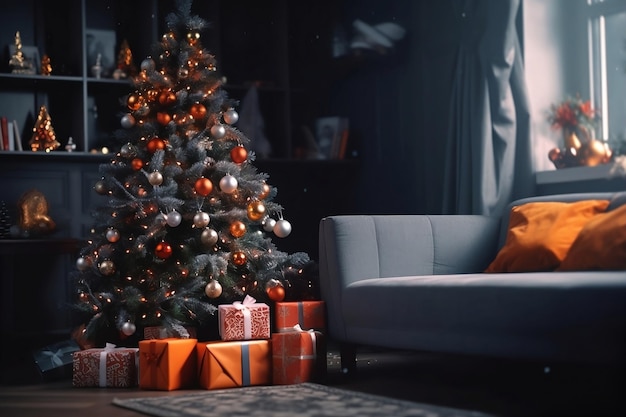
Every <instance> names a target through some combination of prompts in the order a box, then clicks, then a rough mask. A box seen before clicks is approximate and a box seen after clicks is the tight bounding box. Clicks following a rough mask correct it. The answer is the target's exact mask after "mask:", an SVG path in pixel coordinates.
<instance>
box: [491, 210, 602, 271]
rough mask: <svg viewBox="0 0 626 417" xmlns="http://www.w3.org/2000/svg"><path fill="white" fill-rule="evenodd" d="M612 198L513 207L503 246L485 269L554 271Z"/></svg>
mask: <svg viewBox="0 0 626 417" xmlns="http://www.w3.org/2000/svg"><path fill="white" fill-rule="evenodd" d="M608 205H609V200H582V201H576V202H573V203H565V202H533V203H526V204H522V205H520V206H515V207H513V208H512V209H511V213H510V216H509V230H508V232H507V236H506V241H505V243H504V246H503V247H502V249H500V251H499V252H498V255H497V256H496V259H494V260H493V262H492V263H491V264H490V265H489V266H488V267H487V269H486V270H485V272H530V271H552V270H554V269H556V268H557V267H558V266H559V264H560V263H561V261H562V260H563V259H564V258H565V255H566V254H567V251H568V250H569V248H570V246H571V245H572V243H573V242H574V240H575V239H576V236H578V233H579V232H580V230H581V229H582V228H583V227H584V226H585V224H587V222H589V221H590V220H591V219H592V218H593V217H594V216H595V215H596V214H598V213H601V212H603V211H604V210H605V209H606V208H607V206H608Z"/></svg>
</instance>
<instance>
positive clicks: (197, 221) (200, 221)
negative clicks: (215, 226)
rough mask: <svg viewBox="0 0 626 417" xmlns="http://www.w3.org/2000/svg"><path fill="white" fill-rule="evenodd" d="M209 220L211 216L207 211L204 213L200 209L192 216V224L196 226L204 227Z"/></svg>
mask: <svg viewBox="0 0 626 417" xmlns="http://www.w3.org/2000/svg"><path fill="white" fill-rule="evenodd" d="M210 221H211V218H210V217H209V215H208V213H205V212H203V211H200V212H198V213H196V214H195V215H194V216H193V225H194V226H196V227H197V228H201V227H206V226H207V225H208V224H209V222H210Z"/></svg>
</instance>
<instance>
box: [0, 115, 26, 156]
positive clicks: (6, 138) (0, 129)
mask: <svg viewBox="0 0 626 417" xmlns="http://www.w3.org/2000/svg"><path fill="white" fill-rule="evenodd" d="M0 150H2V151H21V150H23V149H22V138H21V135H20V130H19V127H18V125H17V121H16V120H8V119H7V117H6V116H2V117H0Z"/></svg>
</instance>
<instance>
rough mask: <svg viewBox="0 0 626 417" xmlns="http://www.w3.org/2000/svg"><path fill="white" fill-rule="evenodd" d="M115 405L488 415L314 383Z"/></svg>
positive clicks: (167, 412)
mask: <svg viewBox="0 0 626 417" xmlns="http://www.w3.org/2000/svg"><path fill="white" fill-rule="evenodd" d="M113 404H115V405H117V406H119V407H124V408H128V409H131V410H135V411H139V412H141V413H144V414H148V415H151V416H157V417H191V416H193V417H203V416H207V417H244V416H245V417H294V416H298V417H313V416H315V417H325V416H328V417H337V416H345V417H350V416H358V417H389V416H394V417H488V415H487V414H484V413H480V412H474V411H466V410H458V409H454V408H447V407H439V406H433V405H426V404H419V403H414V402H410V401H403V400H396V399H392V398H386V397H383V396H379V395H372V394H365V393H361V392H356V391H348V390H343V389H339V388H333V387H327V386H324V385H319V384H313V383H303V384H295V385H274V386H255V387H244V388H231V389H220V390H206V391H205V390H203V391H201V392H198V393H192V394H181V395H171V394H170V395H167V396H161V397H145V398H126V399H120V398H115V399H113Z"/></svg>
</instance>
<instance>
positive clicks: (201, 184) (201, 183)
mask: <svg viewBox="0 0 626 417" xmlns="http://www.w3.org/2000/svg"><path fill="white" fill-rule="evenodd" d="M193 188H194V189H195V190H196V193H198V194H200V195H201V196H203V197H206V196H207V195H209V194H211V191H213V183H212V182H211V180H210V179H208V178H204V177H202V178H198V179H197V180H196V183H195V185H194V187H193Z"/></svg>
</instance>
